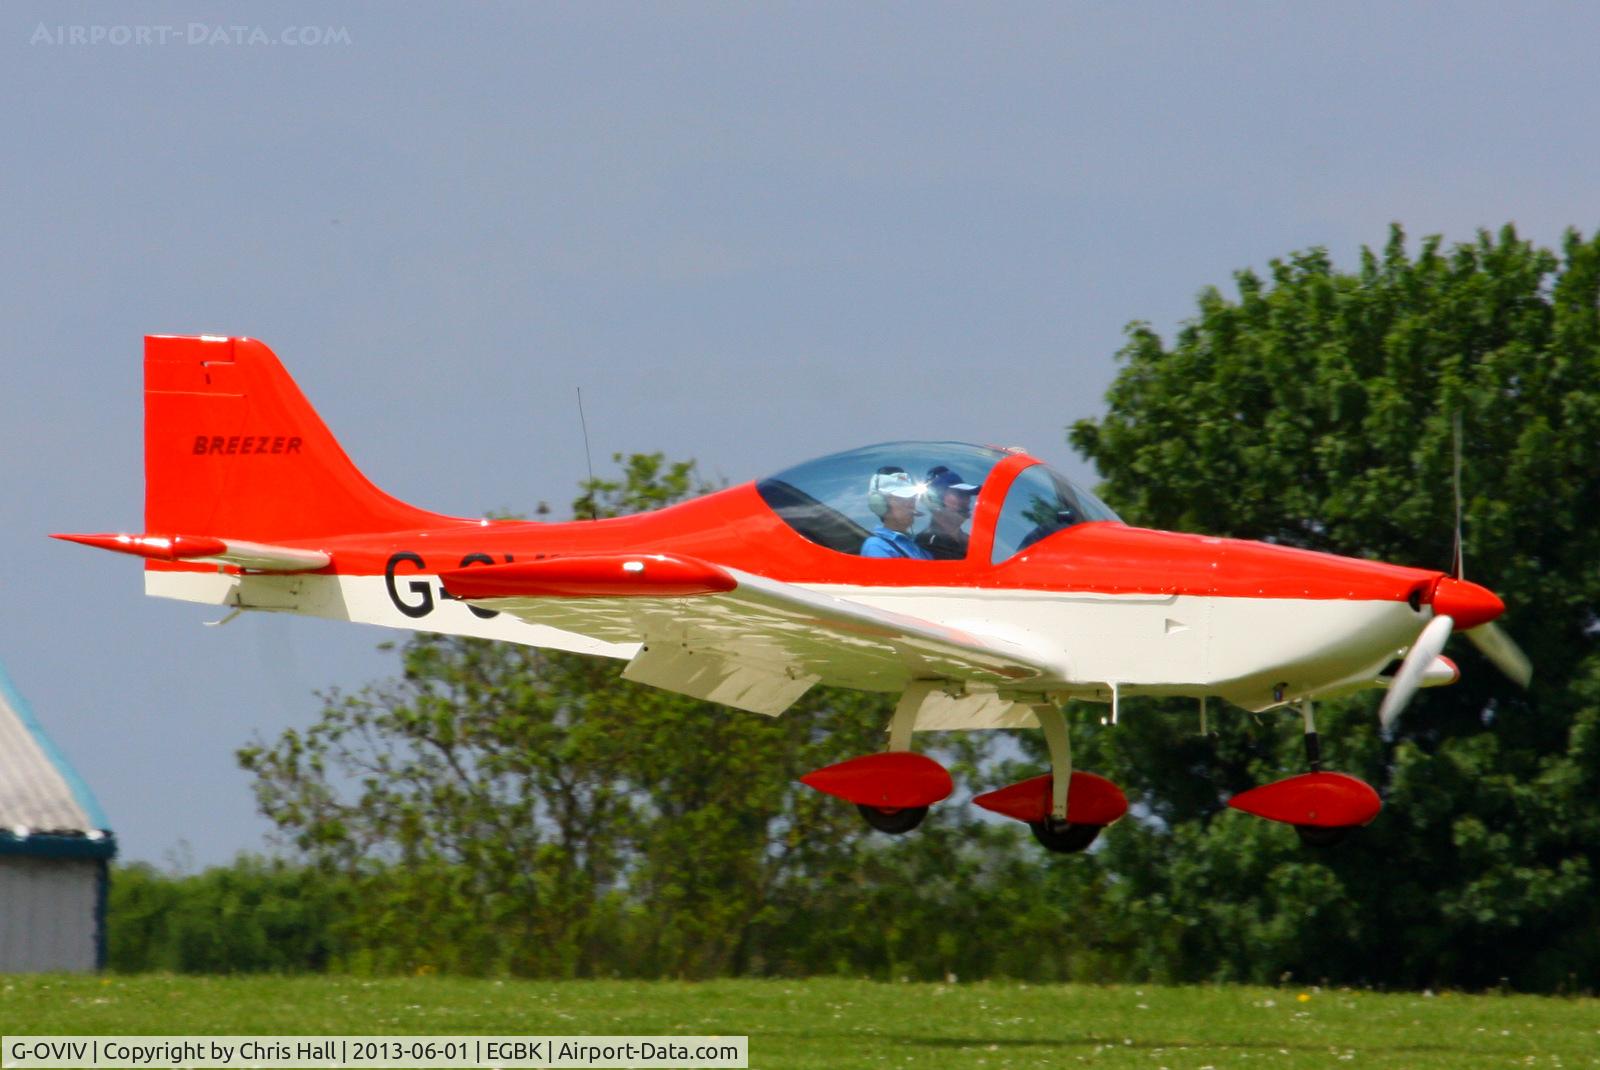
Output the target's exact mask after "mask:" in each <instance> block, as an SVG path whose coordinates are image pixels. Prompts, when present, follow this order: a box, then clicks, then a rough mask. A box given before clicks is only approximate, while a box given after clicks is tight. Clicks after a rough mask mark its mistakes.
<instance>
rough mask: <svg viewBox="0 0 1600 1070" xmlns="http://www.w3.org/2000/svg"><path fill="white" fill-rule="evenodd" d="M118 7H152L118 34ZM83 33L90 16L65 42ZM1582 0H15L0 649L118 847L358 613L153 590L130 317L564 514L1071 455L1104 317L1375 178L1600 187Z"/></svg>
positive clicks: (1376, 238) (1421, 228)
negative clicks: (86, 534)
mask: <svg viewBox="0 0 1600 1070" xmlns="http://www.w3.org/2000/svg"><path fill="white" fill-rule="evenodd" d="M141 31H142V32H141ZM80 38H81V42H80V40H79V39H80ZM1597 41H1600V8H1596V7H1595V5H1593V4H1579V3H1572V4H1552V3H1523V4H1504V3H1452V4H1411V5H1406V6H1403V7H1402V6H1400V5H1396V4H1393V3H1371V4H1358V3H1341V4H1326V5H1315V6H1314V5H1310V4H1291V3H1280V4H1267V3H1220V2H1218V3H1176V2H1174V3H1160V4H1157V3H1133V2H1118V3H1070V2H1060V3H1052V4H990V5H982V6H980V5H976V4H963V5H939V4H924V3H917V4H893V5H885V4H859V3H850V4H817V3H806V4H794V5H773V4H737V5H736V4H732V3H728V4H721V5H706V4H691V3H678V4H627V5H620V4H600V3H593V2H585V3H571V4H556V3H545V4H538V5H529V4H504V5H472V6H466V5H460V6H457V5H450V6H443V5H440V6H436V7H434V8H431V9H430V8H424V7H421V6H418V5H413V6H405V7H402V6H400V5H345V6H332V5H326V4H316V5H307V6H295V5H287V4H270V5H268V4H260V5H251V4H230V5H225V6H224V5H215V6H213V5H203V4H142V5H117V6H109V5H106V6H102V5H95V4H56V3H51V4H28V3H10V4H7V5H5V6H4V7H3V8H0V95H3V99H4V100H5V101H6V107H5V108H4V109H0V249H3V253H4V255H3V256H0V310H3V313H4V324H5V331H4V340H3V342H0V347H3V348H0V353H3V358H0V359H3V368H4V373H5V379H4V387H5V389H4V390H3V392H0V407H3V408H0V449H3V453H0V456H3V463H0V478H3V485H0V491H3V495H4V497H3V499H0V500H3V502H4V505H3V508H4V510H5V516H6V518H7V522H6V523H5V524H4V525H3V527H0V539H3V540H4V553H3V555H0V599H3V605H4V611H3V613H0V662H3V663H4V664H5V665H6V667H7V669H8V670H9V672H10V675H11V677H12V678H13V680H14V681H15V683H16V685H17V687H18V689H19V690H20V691H21V692H22V694H23V695H25V696H26V697H27V698H28V699H29V701H30V702H31V704H32V706H33V707H34V709H35V711H36V712H37V713H38V715H39V718H40V719H41V720H42V721H43V723H44V725H45V726H46V728H47V729H48V730H49V731H50V732H51V734H52V735H53V736H54V738H55V739H56V741H57V743H58V744H60V746H61V747H62V749H63V750H64V751H65V752H66V753H67V754H68V755H69V757H70V758H71V760H72V761H73V762H74V763H75V765H76V766H77V768H78V769H79V771H80V772H81V773H82V774H83V776H84V778H85V779H86V780H87V781H88V782H89V783H90V784H91V786H92V787H93V788H94V790H95V791H96V793H97V794H98V796H99V799H100V802H101V804H102V806H103V808H104V809H105V810H106V811H107V813H108V814H109V816H110V818H111V821H112V824H113V826H114V828H115V830H116V832H117V834H118V837H119V839H120V841H121V844H122V850H123V857H124V858H129V859H144V860H150V861H156V862H163V861H172V860H180V861H186V862H187V864H190V865H204V864H209V863H214V862H223V861H226V860H228V859H229V858H231V857H232V856H233V854H234V853H235V852H237V851H240V850H247V849H248V850H262V849H264V848H265V847H266V846H267V841H266V840H265V839H264V834H265V832H266V824H265V822H264V821H262V820H261V819H260V818H258V817H257V816H256V815H255V813H254V805H253V801H252V799H251V796H250V791H249V780H248V778H247V777H246V776H245V775H244V774H243V773H242V772H240V771H238V769H237V768H236V766H235V762H234V759H233V752H234V750H235V749H236V748H237V747H238V746H240V745H241V744H244V743H246V742H248V741H249V740H250V739H251V738H252V737H253V736H254V735H257V734H260V735H262V736H264V737H266V738H274V737H276V736H277V734H278V733H280V732H281V731H283V730H284V729H285V728H288V727H291V726H301V727H303V726H306V725H308V724H310V723H311V722H312V721H313V720H314V718H315V717H316V714H317V711H318V709H319V704H318V702H317V701H316V699H315V698H314V697H313V692H314V691H316V690H318V689H324V688H328V687H332V686H340V687H344V688H347V689H348V688H355V687H359V686H360V685H361V684H362V683H363V682H365V681H369V680H374V679H378V678H381V677H382V676H385V675H387V674H389V673H390V672H392V671H393V669H394V667H395V660H394V656H393V655H392V654H382V653H380V652H378V651H377V650H376V646H377V644H378V643H380V642H382V641H384V640H386V639H389V638H397V637H399V633H387V632H383V631H380V630H377V629H373V628H368V627H361V626H353V625H336V624H331V623H327V622H321V621H314V620H307V619H298V618H275V617H268V616H261V617H255V616H253V615H247V616H246V617H244V618H241V619H239V620H237V621H235V622H233V623H231V624H229V625H228V626H226V627H224V628H204V627H202V626H201V622H203V621H206V620H210V619H215V618H216V617H218V616H220V612H219V611H217V610H214V609H210V608H207V607H201V606H195V605H191V604H187V603H178V602H167V601H157V600H153V599H147V598H145V597H144V596H143V594H142V593H141V591H142V582H141V577H140V572H139V567H138V565H137V564H136V563H135V562H133V561H132V560H129V559H123V558H118V557H114V556H113V555H110V554H103V553H96V552H93V551H90V550H86V549H83V548H79V547H72V546H68V545H66V544H62V543H57V542H54V541H51V540H49V539H47V538H46V537H45V536H46V533H48V532H51V531H106V530H132V531H137V530H140V528H141V523H142V503H143V474H142V470H141V467H142V466H141V449H142V446H141V443H142V439H141V427H142V411H141V401H140V390H141V364H140V361H141V336H142V335H144V334H146V333H201V332H208V333H217V334H247V335H252V336H255V337H258V338H261V339H263V340H264V341H266V342H267V343H268V344H269V345H270V346H272V347H273V348H274V349H275V350H276V351H277V353H278V355H279V356H280V357H281V358H282V359H283V361H284V362H285V364H286V365H287V366H288V367H289V369H290V370H291V372H292V373H293V374H294V375H295V376H296V377H297V378H298V380H299V381H300V383H301V385H302V387H303V388H304V389H305V391H306V393H307V394H308V396H309V397H310V399H311V400H312V402H313V404H314V405H316V406H317V407H318V409H319V410H320V411H321V413H322V415H323V416H324V418H325V419H326V420H327V421H328V423H329V425H330V426H331V427H332V428H333V430H334V432H335V434H337V435H338V436H339V437H340V438H341V440H342V442H343V443H344V445H345V447H346V448H347V450H348V451H349V453H350V454H351V456H352V457H354V458H355V459H356V461H357V463H358V464H360V465H361V466H362V467H363V469H364V470H365V471H366V472H367V474H368V475H369V476H370V477H371V478H372V479H373V480H374V481H375V482H377V483H378V484H379V485H380V486H382V487H384V488H385V489H387V490H389V491H390V492H391V493H394V494H396V495H398V496H400V497H402V498H406V499H408V500H411V501H414V502H415V503H417V504H419V505H424V506H427V507H430V508H434V509H437V510H440V511H443V512H447V513H457V514H467V515H471V514H479V513H482V512H484V511H486V510H493V509H510V510H515V511H523V512H526V511H530V510H531V509H532V508H533V506H534V505H535V504H536V503H537V502H539V501H540V500H546V501H549V502H551V503H552V504H553V505H555V506H556V507H557V508H558V510H562V511H564V510H565V508H566V505H567V503H568V502H569V501H570V499H571V498H572V497H573V495H574V493H575V489H576V485H577V482H578V480H579V479H580V478H582V476H583V471H584V468H583V465H584V454H583V439H582V436H581V432H580V427H579V422H578V413H577V409H576V403H575V390H576V388H579V387H581V388H582V390H583V396H584V402H585V408H586V413H587V420H588V427H589V434H590V439H591V443H592V448H593V452H594V456H595V458H596V462H597V466H599V467H601V468H609V465H607V464H605V459H606V458H608V457H609V456H610V455H611V454H613V453H616V452H630V451H654V450H661V451H665V452H666V453H667V454H668V455H669V456H670V457H673V458H691V457H692V458H696V459H698V461H699V462H700V464H701V465H702V467H703V469H704V470H705V472H706V473H707V474H708V475H710V476H712V477H722V478H726V479H729V480H732V481H742V480H746V479H750V478H754V477H758V476H761V475H763V474H765V473H767V472H769V471H772V470H775V469H777V468H780V467H783V466H786V465H788V464H791V463H794V462H797V461H800V460H804V459H806V458H808V457H811V456H815V455H818V454H822V453H827V452H832V451H834V450H838V449H843V448H847V447H852V446H857V445H862V444H865V443H868V442H875V441H880V440H883V439H889V438H925V437H937V438H958V439H967V440H972V441H979V442H1002V443H1008V444H1010V443H1016V444H1022V445H1025V446H1027V447H1029V448H1030V449H1031V450H1032V451H1033V452H1035V453H1036V454H1038V455H1040V456H1041V457H1043V458H1045V459H1047V460H1051V461H1054V462H1056V463H1057V464H1058V465H1060V466H1061V467H1062V468H1064V469H1066V470H1067V471H1068V472H1069V473H1070V474H1072V475H1074V476H1076V477H1079V478H1086V479H1088V480H1089V481H1091V482H1092V481H1093V473H1092V472H1091V471H1089V470H1088V469H1087V468H1086V467H1085V466H1084V465H1083V464H1082V463H1081V462H1080V461H1079V460H1078V459H1076V458H1075V457H1074V455H1073V454H1072V452H1071V450H1070V448H1069V447H1068V446H1067V445H1066V442H1065V439H1064V434H1063V428H1064V427H1065V425H1067V424H1069V423H1070V422H1071V421H1073V420H1075V419H1078V418H1080V417H1084V416H1091V415H1094V414H1096V413H1098V412H1100V411H1101V408H1102V400H1101V399H1102V396H1103V394H1104V391H1105V388H1106V386H1107V385H1108V383H1109V382H1110V380H1111V377H1112V375H1113V373H1114V371H1115V362H1114V354H1115V353H1116V351H1117V349H1118V347H1119V345H1120V343H1121V339H1122V336H1123V335H1122V332H1123V329H1124V327H1125V326H1126V325H1127V324H1128V323H1129V322H1130V321H1132V320H1148V321H1150V322H1152V323H1153V324H1154V325H1155V326H1156V327H1157V328H1158V329H1159V330H1161V331H1162V332H1163V333H1166V334H1169V335H1170V333H1171V332H1172V330H1173V329H1174V328H1175V327H1176V326H1177V325H1178V324H1179V323H1180V322H1181V321H1182V320H1183V319H1184V318H1185V317H1186V316H1188V315H1189V314H1190V312H1191V311H1192V309H1193V308H1194V301H1195V296H1196V294H1197V293H1198V292H1199V291H1200V290H1201V288H1202V287H1204V286H1207V285H1217V286H1221V287H1224V288H1225V289H1226V288H1228V287H1229V285H1230V279H1231V275H1232V273H1233V272H1234V271H1236V270H1238V269H1240V268H1245V267H1253V268H1257V269H1261V268H1264V267H1265V266H1266V263H1267V261H1268V260H1269V259H1271V258H1273V257H1278V256H1283V255H1285V254H1287V253H1289V252H1291V251H1293V250H1297V249H1303V248H1306V247H1308V246H1313V245H1320V246H1325V247H1326V248H1328V249H1329V250H1330V251H1331V252H1332V254H1333V255H1334V257H1335V259H1336V260H1337V261H1338V262H1339V263H1340V264H1341V265H1344V266H1352V265H1353V264H1354V258H1355V255H1356V253H1357V251H1358V250H1359V248H1360V247H1361V246H1362V245H1364V244H1365V245H1381V244H1382V243H1383V242H1384V240H1385V238H1386V235H1387V228H1388V226H1389V224H1390V222H1391V221H1399V222H1402V223H1403V224H1404V225H1405V226H1406V228H1407V231H1408V232H1409V233H1410V234H1412V235H1413V236H1421V235H1423V234H1429V233H1440V234H1443V235H1444V236H1445V237H1446V239H1447V240H1450V241H1458V240H1467V239H1470V238H1471V237H1472V236H1473V234H1474V232H1475V230H1476V229H1477V228H1479V227H1491V228H1495V227H1498V226H1500V225H1501V224H1503V223H1506V222H1508V221H1514V222H1515V223H1516V224H1517V225H1518V227H1519V228H1520V229H1521V230H1522V232H1523V233H1524V234H1526V235H1528V236H1531V237H1533V238H1535V239H1537V240H1539V241H1540V242H1543V243H1554V242H1556V241H1557V240H1559V237H1560V235H1561V232H1562V230H1563V229H1564V228H1566V227H1568V226H1577V227H1579V228H1580V229H1582V230H1583V231H1585V233H1589V232H1592V231H1593V230H1594V228H1595V227H1596V225H1597V223H1600V198H1597V194H1600V133H1597V130H1600V64H1597V63H1596V62H1595V45H1596V42H1597Z"/></svg>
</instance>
